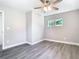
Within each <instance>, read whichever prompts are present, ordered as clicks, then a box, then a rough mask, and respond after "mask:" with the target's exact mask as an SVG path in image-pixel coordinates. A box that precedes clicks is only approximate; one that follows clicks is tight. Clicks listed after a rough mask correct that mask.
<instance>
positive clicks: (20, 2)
mask: <svg viewBox="0 0 79 59" xmlns="http://www.w3.org/2000/svg"><path fill="white" fill-rule="evenodd" d="M41 4H42V3H41V2H40V1H39V0H0V6H6V7H11V8H15V9H18V10H21V11H25V12H28V11H30V10H32V9H33V8H34V7H38V6H41ZM59 8H60V10H61V11H64V10H73V9H79V0H63V2H61V3H60V6H59Z"/></svg>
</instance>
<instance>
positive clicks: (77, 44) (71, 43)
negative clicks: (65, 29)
mask: <svg viewBox="0 0 79 59" xmlns="http://www.w3.org/2000/svg"><path fill="white" fill-rule="evenodd" d="M44 40H46V41H51V42H58V43H64V44H69V45H76V46H79V43H74V42H65V41H58V40H52V39H44Z"/></svg>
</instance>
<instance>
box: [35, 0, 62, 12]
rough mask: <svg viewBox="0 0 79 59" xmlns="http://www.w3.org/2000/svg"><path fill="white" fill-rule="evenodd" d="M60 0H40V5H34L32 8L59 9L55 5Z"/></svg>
mask: <svg viewBox="0 0 79 59" xmlns="http://www.w3.org/2000/svg"><path fill="white" fill-rule="evenodd" d="M61 1H62V0H40V2H42V4H43V5H42V6H41V7H36V8H34V9H43V10H44V11H45V12H46V11H49V10H59V8H58V7H57V5H58V4H59V3H60V2H61Z"/></svg>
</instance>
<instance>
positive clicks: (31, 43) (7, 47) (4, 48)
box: [3, 40, 43, 50]
mask: <svg viewBox="0 0 79 59" xmlns="http://www.w3.org/2000/svg"><path fill="white" fill-rule="evenodd" d="M41 41H43V40H39V41H36V42H22V43H18V44H14V45H10V46H6V47H3V50H6V49H9V48H12V47H16V46H19V45H22V44H29V45H34V44H37V43H39V42H41Z"/></svg>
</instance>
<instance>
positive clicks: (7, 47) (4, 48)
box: [3, 42, 27, 50]
mask: <svg viewBox="0 0 79 59" xmlns="http://www.w3.org/2000/svg"><path fill="white" fill-rule="evenodd" d="M22 44H27V42H22V43H18V44H14V45H10V46H6V47H3V50H6V49H9V48H12V47H16V46H19V45H22Z"/></svg>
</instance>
